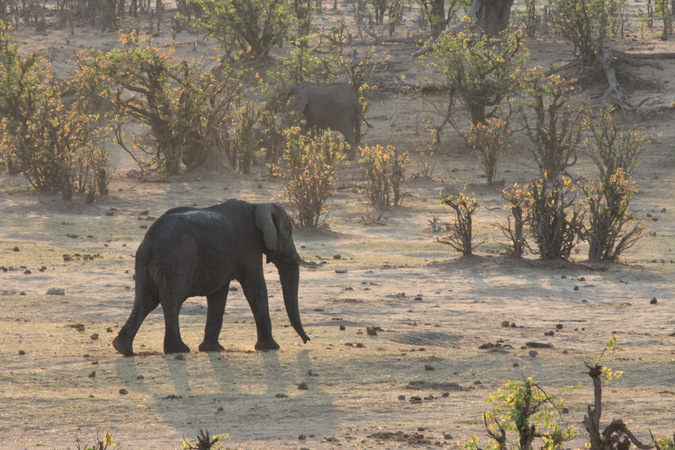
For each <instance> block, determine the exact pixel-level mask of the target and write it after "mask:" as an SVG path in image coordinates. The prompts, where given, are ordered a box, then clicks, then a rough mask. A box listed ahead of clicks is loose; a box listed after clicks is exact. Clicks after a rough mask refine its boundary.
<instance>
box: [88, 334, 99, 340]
mask: <svg viewBox="0 0 675 450" xmlns="http://www.w3.org/2000/svg"><path fill="white" fill-rule="evenodd" d="M89 337H90V338H91V340H92V341H95V340H96V339H98V333H94V334H92V335H91V336H89Z"/></svg>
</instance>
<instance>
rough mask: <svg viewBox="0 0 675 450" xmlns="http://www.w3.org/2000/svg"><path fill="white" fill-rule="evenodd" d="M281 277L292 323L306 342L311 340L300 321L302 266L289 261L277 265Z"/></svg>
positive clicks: (285, 301) (282, 288) (287, 309)
mask: <svg viewBox="0 0 675 450" xmlns="http://www.w3.org/2000/svg"><path fill="white" fill-rule="evenodd" d="M277 270H278V271H279V279H280V280H281V290H282V291H283V295H284V305H286V313H288V318H289V320H290V321H291V325H292V326H293V328H294V329H295V331H296V332H297V333H298V335H299V336H300V337H301V338H302V341H303V342H304V343H307V341H309V336H307V334H305V330H304V329H303V328H302V322H301V321H300V310H299V308H298V283H299V282H300V266H299V265H298V263H296V262H288V263H283V264H278V265H277Z"/></svg>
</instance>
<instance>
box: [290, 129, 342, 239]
mask: <svg viewBox="0 0 675 450" xmlns="http://www.w3.org/2000/svg"><path fill="white" fill-rule="evenodd" d="M286 138H287V141H286V148H285V149H284V153H283V157H282V159H283V162H282V168H280V169H281V171H282V172H283V173H284V177H285V179H286V186H285V188H284V189H285V191H286V196H287V198H288V200H289V201H290V202H291V203H292V204H293V205H294V206H295V208H296V216H295V219H296V220H297V223H298V226H300V227H315V226H317V225H319V219H320V218H321V215H322V213H323V212H324V211H325V203H326V201H327V200H328V199H329V198H331V197H332V196H333V194H334V193H335V181H336V173H337V167H338V164H339V163H340V162H341V161H342V160H343V159H344V156H343V153H344V146H345V144H344V142H343V141H341V140H336V139H335V138H334V135H333V134H332V133H328V132H325V133H319V134H318V135H317V136H316V137H310V136H308V135H305V134H302V133H301V132H300V128H298V127H293V128H290V129H289V130H287V131H286Z"/></svg>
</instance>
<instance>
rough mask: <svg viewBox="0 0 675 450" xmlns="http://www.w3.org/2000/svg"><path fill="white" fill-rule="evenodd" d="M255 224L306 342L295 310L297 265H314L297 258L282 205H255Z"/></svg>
mask: <svg viewBox="0 0 675 450" xmlns="http://www.w3.org/2000/svg"><path fill="white" fill-rule="evenodd" d="M255 224H256V226H257V227H258V229H260V231H262V234H263V241H264V244H265V254H266V255H267V262H272V263H274V265H275V266H276V267H277V270H278V271H279V279H280V280H281V289H282V291H283V295H284V304H285V305H286V312H287V313H288V318H289V319H290V321H291V325H292V326H293V328H294V329H295V331H296V332H297V333H298V335H299V336H300V337H301V338H302V340H303V342H307V341H308V340H309V337H308V336H307V334H305V331H304V329H303V328H302V322H301V321H300V311H299V309H298V283H299V281H300V266H301V265H302V266H305V267H316V266H315V265H313V264H311V263H308V262H306V261H304V260H303V259H302V258H300V255H299V254H298V251H297V250H296V248H295V243H294V242H293V224H292V223H291V219H290V218H289V217H288V214H286V211H284V209H283V208H282V207H281V205H279V204H276V203H271V204H258V205H256V210H255Z"/></svg>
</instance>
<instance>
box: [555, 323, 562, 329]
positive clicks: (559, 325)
mask: <svg viewBox="0 0 675 450" xmlns="http://www.w3.org/2000/svg"><path fill="white" fill-rule="evenodd" d="M555 329H556V330H562V329H563V324H562V323H557V324H556V325H555Z"/></svg>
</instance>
